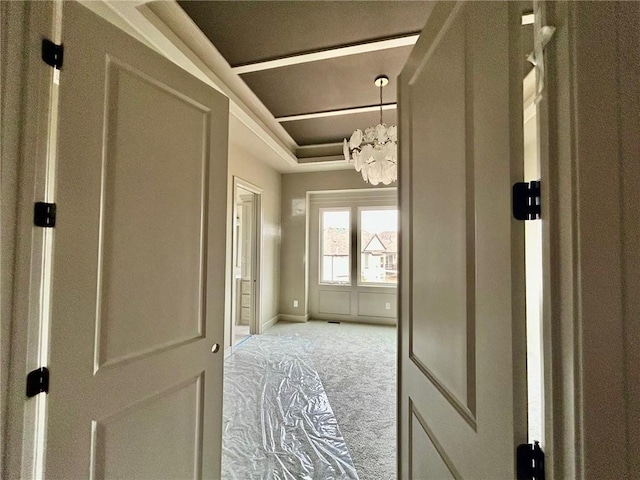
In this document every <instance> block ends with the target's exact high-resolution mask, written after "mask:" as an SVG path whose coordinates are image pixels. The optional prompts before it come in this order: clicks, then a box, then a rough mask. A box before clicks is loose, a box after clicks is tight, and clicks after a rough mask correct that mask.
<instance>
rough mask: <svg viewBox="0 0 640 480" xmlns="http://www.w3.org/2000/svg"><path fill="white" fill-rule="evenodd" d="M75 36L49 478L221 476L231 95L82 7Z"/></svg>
mask: <svg viewBox="0 0 640 480" xmlns="http://www.w3.org/2000/svg"><path fill="white" fill-rule="evenodd" d="M62 41H63V43H64V45H65V63H64V67H63V69H62V71H61V79H60V110H59V141H58V144H59V149H58V172H57V179H58V180H57V181H58V198H57V205H58V218H57V224H56V230H55V236H56V237H55V249H54V261H53V263H54V274H53V291H52V319H51V332H52V333H51V350H50V351H51V355H50V362H49V364H50V369H51V384H50V394H49V396H48V402H49V420H48V430H47V463H46V472H45V473H46V475H47V477H50V478H160V477H167V478H169V477H170V478H201V477H204V478H219V476H220V456H221V419H222V366H223V357H222V355H221V354H218V355H215V354H213V353H212V352H211V347H212V345H213V344H214V343H217V342H222V341H223V318H224V269H221V268H220V265H224V261H225V231H224V228H222V229H221V228H218V226H219V225H224V224H225V215H226V208H225V205H226V188H227V187H226V183H227V182H226V169H227V136H228V100H227V99H226V98H225V97H224V96H222V95H220V94H219V93H217V92H215V91H214V90H213V89H211V88H210V87H208V86H206V85H205V84H203V83H201V82H200V81H199V80H197V79H195V78H193V77H191V76H190V75H189V74H187V73H186V72H184V71H183V70H181V69H180V68H179V67H177V66H176V65H174V64H172V63H171V62H169V61H168V60H166V59H164V58H162V57H161V56H159V55H158V54H156V53H155V52H153V51H151V50H149V49H148V48H146V47H145V46H143V45H142V44H140V43H138V42H137V41H135V40H134V39H132V38H131V37H129V36H128V35H126V34H125V33H123V32H122V31H120V30H118V29H116V28H115V27H114V26H112V25H110V24H108V23H106V22H105V21H103V20H102V19H100V18H98V17H96V16H95V15H94V14H92V13H91V12H89V11H88V10H87V9H86V8H85V7H82V6H80V5H79V4H76V3H71V2H68V3H65V5H64V9H63V29H62ZM214 172H215V174H214Z"/></svg>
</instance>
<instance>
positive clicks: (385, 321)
mask: <svg viewBox="0 0 640 480" xmlns="http://www.w3.org/2000/svg"><path fill="white" fill-rule="evenodd" d="M309 320H310V321H312V322H313V321H320V322H327V321H338V322H345V323H364V324H366V325H386V326H390V327H395V326H397V324H398V322H397V319H395V318H384V317H364V316H360V317H351V316H349V317H348V316H346V315H345V316H343V315H314V316H313V318H310V319H309Z"/></svg>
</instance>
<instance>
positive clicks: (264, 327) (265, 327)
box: [262, 315, 280, 333]
mask: <svg viewBox="0 0 640 480" xmlns="http://www.w3.org/2000/svg"><path fill="white" fill-rule="evenodd" d="M279 320H280V315H276V316H275V317H273V318H272V319H271V320H269V321H268V322H266V323H264V324H263V325H262V333H264V332H266V331H267V330H269V329H270V328H273V326H274V325H275V324H276V323H278V321H279Z"/></svg>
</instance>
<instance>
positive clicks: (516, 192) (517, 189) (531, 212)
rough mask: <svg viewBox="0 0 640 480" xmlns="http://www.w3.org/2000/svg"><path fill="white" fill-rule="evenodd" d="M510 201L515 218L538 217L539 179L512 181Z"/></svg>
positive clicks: (531, 218) (528, 218) (532, 218)
mask: <svg viewBox="0 0 640 480" xmlns="http://www.w3.org/2000/svg"><path fill="white" fill-rule="evenodd" d="M512 202H513V218H515V219H516V220H536V219H538V218H540V211H541V210H540V180H537V181H534V182H518V183H514V184H513V198H512Z"/></svg>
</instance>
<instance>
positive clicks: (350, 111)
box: [276, 103, 398, 123]
mask: <svg viewBox="0 0 640 480" xmlns="http://www.w3.org/2000/svg"><path fill="white" fill-rule="evenodd" d="M397 107H398V106H397V104H395V103H385V104H383V105H382V110H395V109H396V108H397ZM379 110H380V105H373V106H370V107H354V108H343V109H340V110H327V111H325V112H316V113H300V114H298V115H288V116H286V117H276V121H278V122H280V123H283V122H295V121H297V120H311V119H314V118H325V117H336V116H340V115H351V114H354V113H369V112H377V111H379Z"/></svg>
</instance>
